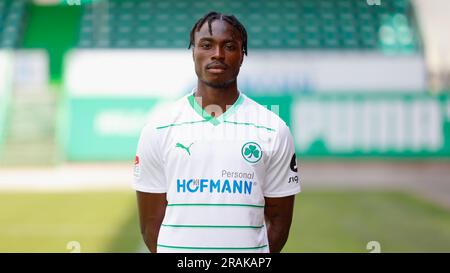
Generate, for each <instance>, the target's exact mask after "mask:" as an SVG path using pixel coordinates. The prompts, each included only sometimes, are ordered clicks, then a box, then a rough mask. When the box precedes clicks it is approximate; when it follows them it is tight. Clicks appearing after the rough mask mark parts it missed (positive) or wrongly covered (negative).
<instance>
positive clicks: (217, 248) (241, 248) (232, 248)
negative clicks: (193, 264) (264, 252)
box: [157, 244, 267, 250]
mask: <svg viewBox="0 0 450 273" xmlns="http://www.w3.org/2000/svg"><path fill="white" fill-rule="evenodd" d="M157 246H159V247H165V248H177V249H198V250H250V249H259V248H265V247H267V245H262V246H255V247H196V246H169V245H161V244H157Z"/></svg>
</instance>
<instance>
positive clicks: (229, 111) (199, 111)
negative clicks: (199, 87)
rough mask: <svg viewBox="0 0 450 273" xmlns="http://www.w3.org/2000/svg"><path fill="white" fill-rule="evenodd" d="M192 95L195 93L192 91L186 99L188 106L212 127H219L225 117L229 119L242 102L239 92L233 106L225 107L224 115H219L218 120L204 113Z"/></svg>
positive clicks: (242, 98)
mask: <svg viewBox="0 0 450 273" xmlns="http://www.w3.org/2000/svg"><path fill="white" fill-rule="evenodd" d="M194 93H195V91H193V92H192V94H190V95H189V96H188V97H187V99H188V101H189V104H190V105H191V107H192V108H193V109H194V111H195V112H197V114H199V115H200V116H201V117H202V118H204V119H205V120H207V121H209V122H211V123H212V124H213V125H214V126H216V125H219V124H220V123H222V122H223V121H225V120H226V118H227V117H229V116H230V115H232V114H233V113H234V112H236V110H237V109H238V108H239V106H240V105H241V104H242V102H243V101H244V97H243V95H242V94H241V92H239V97H238V98H237V100H236V101H235V102H234V104H233V105H231V106H229V107H227V110H226V111H225V113H223V114H222V115H220V116H219V117H218V118H215V117H213V116H211V115H210V114H209V113H208V112H206V111H205V109H203V108H202V106H201V105H200V104H198V102H197V100H196V99H195V97H194Z"/></svg>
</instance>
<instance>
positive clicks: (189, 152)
mask: <svg viewBox="0 0 450 273" xmlns="http://www.w3.org/2000/svg"><path fill="white" fill-rule="evenodd" d="M192 144H194V142H192V143H191V145H189V146H188V147H186V146H184V145H183V144H181V143H179V142H177V144H176V145H175V147H176V148H181V149H184V150H186V152H187V153H188V154H189V155H191V151H190V150H189V149H190V148H191V146H192Z"/></svg>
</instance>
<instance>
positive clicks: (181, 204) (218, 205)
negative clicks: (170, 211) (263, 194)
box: [167, 203, 264, 208]
mask: <svg viewBox="0 0 450 273" xmlns="http://www.w3.org/2000/svg"><path fill="white" fill-rule="evenodd" d="M167 206H168V207H174V206H217V207H253V208H264V205H251V204H222V203H220V204H211V203H180V204H168V205H167Z"/></svg>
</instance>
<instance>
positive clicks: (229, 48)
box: [225, 44, 236, 50]
mask: <svg viewBox="0 0 450 273" xmlns="http://www.w3.org/2000/svg"><path fill="white" fill-rule="evenodd" d="M225 48H226V49H228V50H235V49H236V46H235V45H233V44H226V45H225Z"/></svg>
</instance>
